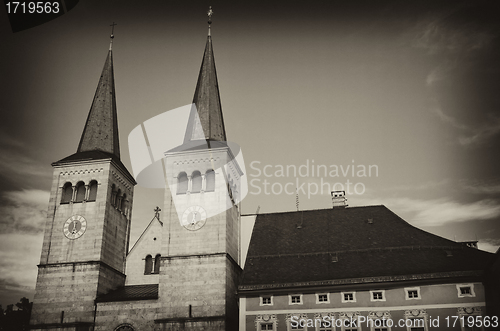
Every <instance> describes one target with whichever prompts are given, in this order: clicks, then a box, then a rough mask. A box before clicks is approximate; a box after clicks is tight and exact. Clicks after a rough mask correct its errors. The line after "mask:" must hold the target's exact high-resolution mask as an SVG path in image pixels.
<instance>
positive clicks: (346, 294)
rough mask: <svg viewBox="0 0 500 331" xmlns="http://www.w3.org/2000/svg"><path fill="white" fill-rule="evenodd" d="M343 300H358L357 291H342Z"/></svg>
mask: <svg viewBox="0 0 500 331" xmlns="http://www.w3.org/2000/svg"><path fill="white" fill-rule="evenodd" d="M340 295H341V298H342V302H356V292H341V293H340Z"/></svg>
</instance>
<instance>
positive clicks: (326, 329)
mask: <svg viewBox="0 0 500 331" xmlns="http://www.w3.org/2000/svg"><path fill="white" fill-rule="evenodd" d="M332 322H333V321H328V322H325V321H322V322H321V324H320V326H319V331H333V327H332ZM333 323H334V322H333Z"/></svg>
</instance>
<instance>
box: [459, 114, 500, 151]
mask: <svg viewBox="0 0 500 331" xmlns="http://www.w3.org/2000/svg"><path fill="white" fill-rule="evenodd" d="M470 131H471V132H470V133H469V134H468V135H461V136H460V137H459V138H458V142H459V143H460V145H462V146H470V145H477V144H483V143H485V142H486V141H488V140H489V139H490V138H492V137H493V136H496V135H497V134H498V133H500V119H499V118H494V119H493V120H492V121H491V122H489V123H487V124H485V125H483V126H480V127H476V128H471V129H470Z"/></svg>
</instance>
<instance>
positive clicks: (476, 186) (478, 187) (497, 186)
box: [462, 180, 500, 194]
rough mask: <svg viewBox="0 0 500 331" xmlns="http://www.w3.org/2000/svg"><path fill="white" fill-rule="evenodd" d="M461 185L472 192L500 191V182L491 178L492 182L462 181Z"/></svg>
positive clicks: (492, 192)
mask: <svg viewBox="0 0 500 331" xmlns="http://www.w3.org/2000/svg"><path fill="white" fill-rule="evenodd" d="M462 187H463V189H464V190H466V191H467V192H469V193H473V194H498V193H500V183H498V180H496V182H495V180H493V183H491V182H490V183H463V184H462Z"/></svg>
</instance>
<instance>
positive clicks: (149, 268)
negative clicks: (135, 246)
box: [144, 255, 153, 275]
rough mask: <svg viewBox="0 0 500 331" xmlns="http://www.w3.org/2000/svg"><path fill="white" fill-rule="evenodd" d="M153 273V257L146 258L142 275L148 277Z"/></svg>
mask: <svg viewBox="0 0 500 331" xmlns="http://www.w3.org/2000/svg"><path fill="white" fill-rule="evenodd" d="M152 272H153V257H152V256H151V255H148V256H146V263H145V266H144V274H145V275H150V274H151V273H152Z"/></svg>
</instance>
